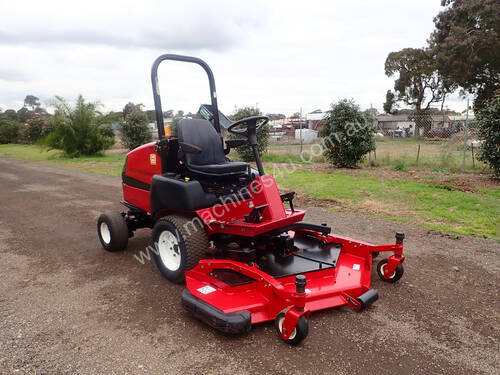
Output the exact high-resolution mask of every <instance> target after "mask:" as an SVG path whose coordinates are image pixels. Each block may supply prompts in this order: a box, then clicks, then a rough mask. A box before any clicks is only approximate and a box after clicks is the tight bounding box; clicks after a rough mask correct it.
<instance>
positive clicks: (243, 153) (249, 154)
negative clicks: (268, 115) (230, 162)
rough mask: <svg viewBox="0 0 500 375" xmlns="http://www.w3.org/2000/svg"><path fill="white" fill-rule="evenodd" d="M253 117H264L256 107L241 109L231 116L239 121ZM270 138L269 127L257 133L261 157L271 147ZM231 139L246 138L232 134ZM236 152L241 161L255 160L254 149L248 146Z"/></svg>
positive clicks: (233, 119)
mask: <svg viewBox="0 0 500 375" xmlns="http://www.w3.org/2000/svg"><path fill="white" fill-rule="evenodd" d="M252 116H262V112H261V111H260V110H259V109H258V108H256V107H244V108H239V109H236V110H235V111H234V113H233V114H232V116H231V120H232V121H238V120H242V119H244V118H246V117H252ZM269 137H270V134H269V125H266V126H264V127H263V128H261V129H260V130H259V131H258V132H257V148H258V150H259V153H260V154H261V155H263V154H265V153H267V148H268V147H269ZM229 138H231V139H242V138H244V137H243V136H241V135H236V134H230V135H229ZM236 152H237V153H238V155H239V157H240V158H241V160H244V161H253V160H254V159H255V158H254V155H253V151H252V148H251V147H250V146H248V145H245V146H240V147H238V148H236Z"/></svg>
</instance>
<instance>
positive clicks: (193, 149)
mask: <svg viewBox="0 0 500 375" xmlns="http://www.w3.org/2000/svg"><path fill="white" fill-rule="evenodd" d="M179 146H180V148H181V149H182V151H184V152H188V153H191V154H199V153H200V152H201V151H202V149H201V147H198V146H196V145H192V144H191V143H186V142H179Z"/></svg>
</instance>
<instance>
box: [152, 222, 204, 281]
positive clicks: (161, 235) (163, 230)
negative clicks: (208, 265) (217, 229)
mask: <svg viewBox="0 0 500 375" xmlns="http://www.w3.org/2000/svg"><path fill="white" fill-rule="evenodd" d="M191 220H192V218H191V217H189V216H181V215H168V216H165V217H164V218H162V219H160V220H158V221H157V222H156V224H155V226H154V228H153V246H154V247H155V249H156V251H155V252H154V258H155V261H156V265H157V266H158V269H159V270H160V272H161V273H162V274H163V276H165V278H167V279H168V280H169V281H171V282H173V283H177V284H179V283H182V282H184V280H185V276H184V273H185V272H186V271H188V270H190V269H191V268H194V267H195V266H196V265H197V264H198V262H199V261H200V259H202V258H203V257H204V255H205V252H206V251H207V249H208V239H207V235H206V234H205V229H204V228H195V230H194V231H193V230H191V231H189V228H191V227H190V226H187V224H189V223H190V221H191Z"/></svg>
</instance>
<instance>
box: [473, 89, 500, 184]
mask: <svg viewBox="0 0 500 375" xmlns="http://www.w3.org/2000/svg"><path fill="white" fill-rule="evenodd" d="M476 119H477V124H478V125H479V137H480V139H481V140H483V141H484V143H483V145H482V148H481V152H480V154H479V159H480V160H482V161H484V162H485V163H488V164H489V165H490V167H491V169H492V170H493V173H494V174H495V176H496V177H500V91H498V92H497V94H496V95H495V97H494V98H492V99H491V100H490V101H488V102H486V104H485V106H484V107H483V109H481V111H479V112H478V114H477V117H476Z"/></svg>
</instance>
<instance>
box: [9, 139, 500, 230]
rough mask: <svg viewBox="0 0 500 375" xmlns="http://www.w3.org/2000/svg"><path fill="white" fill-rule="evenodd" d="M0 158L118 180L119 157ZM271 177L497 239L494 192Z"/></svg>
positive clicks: (402, 218)
mask: <svg viewBox="0 0 500 375" xmlns="http://www.w3.org/2000/svg"><path fill="white" fill-rule="evenodd" d="M273 155H278V156H271V157H269V156H267V157H266V158H265V160H267V161H268V162H273V163H278V162H281V161H287V159H286V154H283V155H284V156H283V155H282V156H279V155H280V154H274V153H273ZM0 157H12V158H16V159H22V160H26V161H33V162H44V163H49V164H52V165H57V166H61V167H64V168H74V169H80V170H85V171H88V172H93V173H101V174H109V175H113V176H119V175H120V173H121V170H122V167H123V162H124V158H125V155H123V154H105V155H100V156H92V157H81V158H67V157H65V156H64V155H63V154H62V153H61V152H60V151H54V150H52V151H46V150H44V149H42V148H40V147H38V146H26V145H0ZM273 158H274V160H273ZM282 158H284V159H282ZM292 161H293V160H292ZM266 167H267V169H268V170H269V171H270V172H272V164H271V163H266ZM276 179H277V181H278V184H279V185H280V187H282V188H283V189H286V190H294V191H296V192H298V193H299V194H300V195H301V196H303V197H306V198H308V199H313V200H317V201H313V202H311V204H312V205H319V206H321V205H324V206H327V207H328V208H329V209H332V210H337V211H342V212H347V213H349V212H350V213H355V214H361V215H365V216H370V217H376V218H382V219H385V220H392V221H398V222H407V223H414V224H417V225H421V226H424V227H427V228H431V229H436V230H441V231H445V232H451V233H457V234H464V235H477V236H485V237H488V238H492V239H495V240H500V189H478V191H477V192H475V193H470V192H463V191H460V190H458V189H454V188H453V187H450V186H448V185H439V184H431V183H424V182H416V181H412V180H409V179H396V178H391V179H378V178H375V177H373V176H369V175H362V174H361V175H358V176H352V175H349V174H347V173H346V172H344V171H335V172H330V173H324V172H311V171H307V170H305V169H300V168H299V169H296V170H293V171H290V170H288V171H286V170H282V172H281V173H276Z"/></svg>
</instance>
